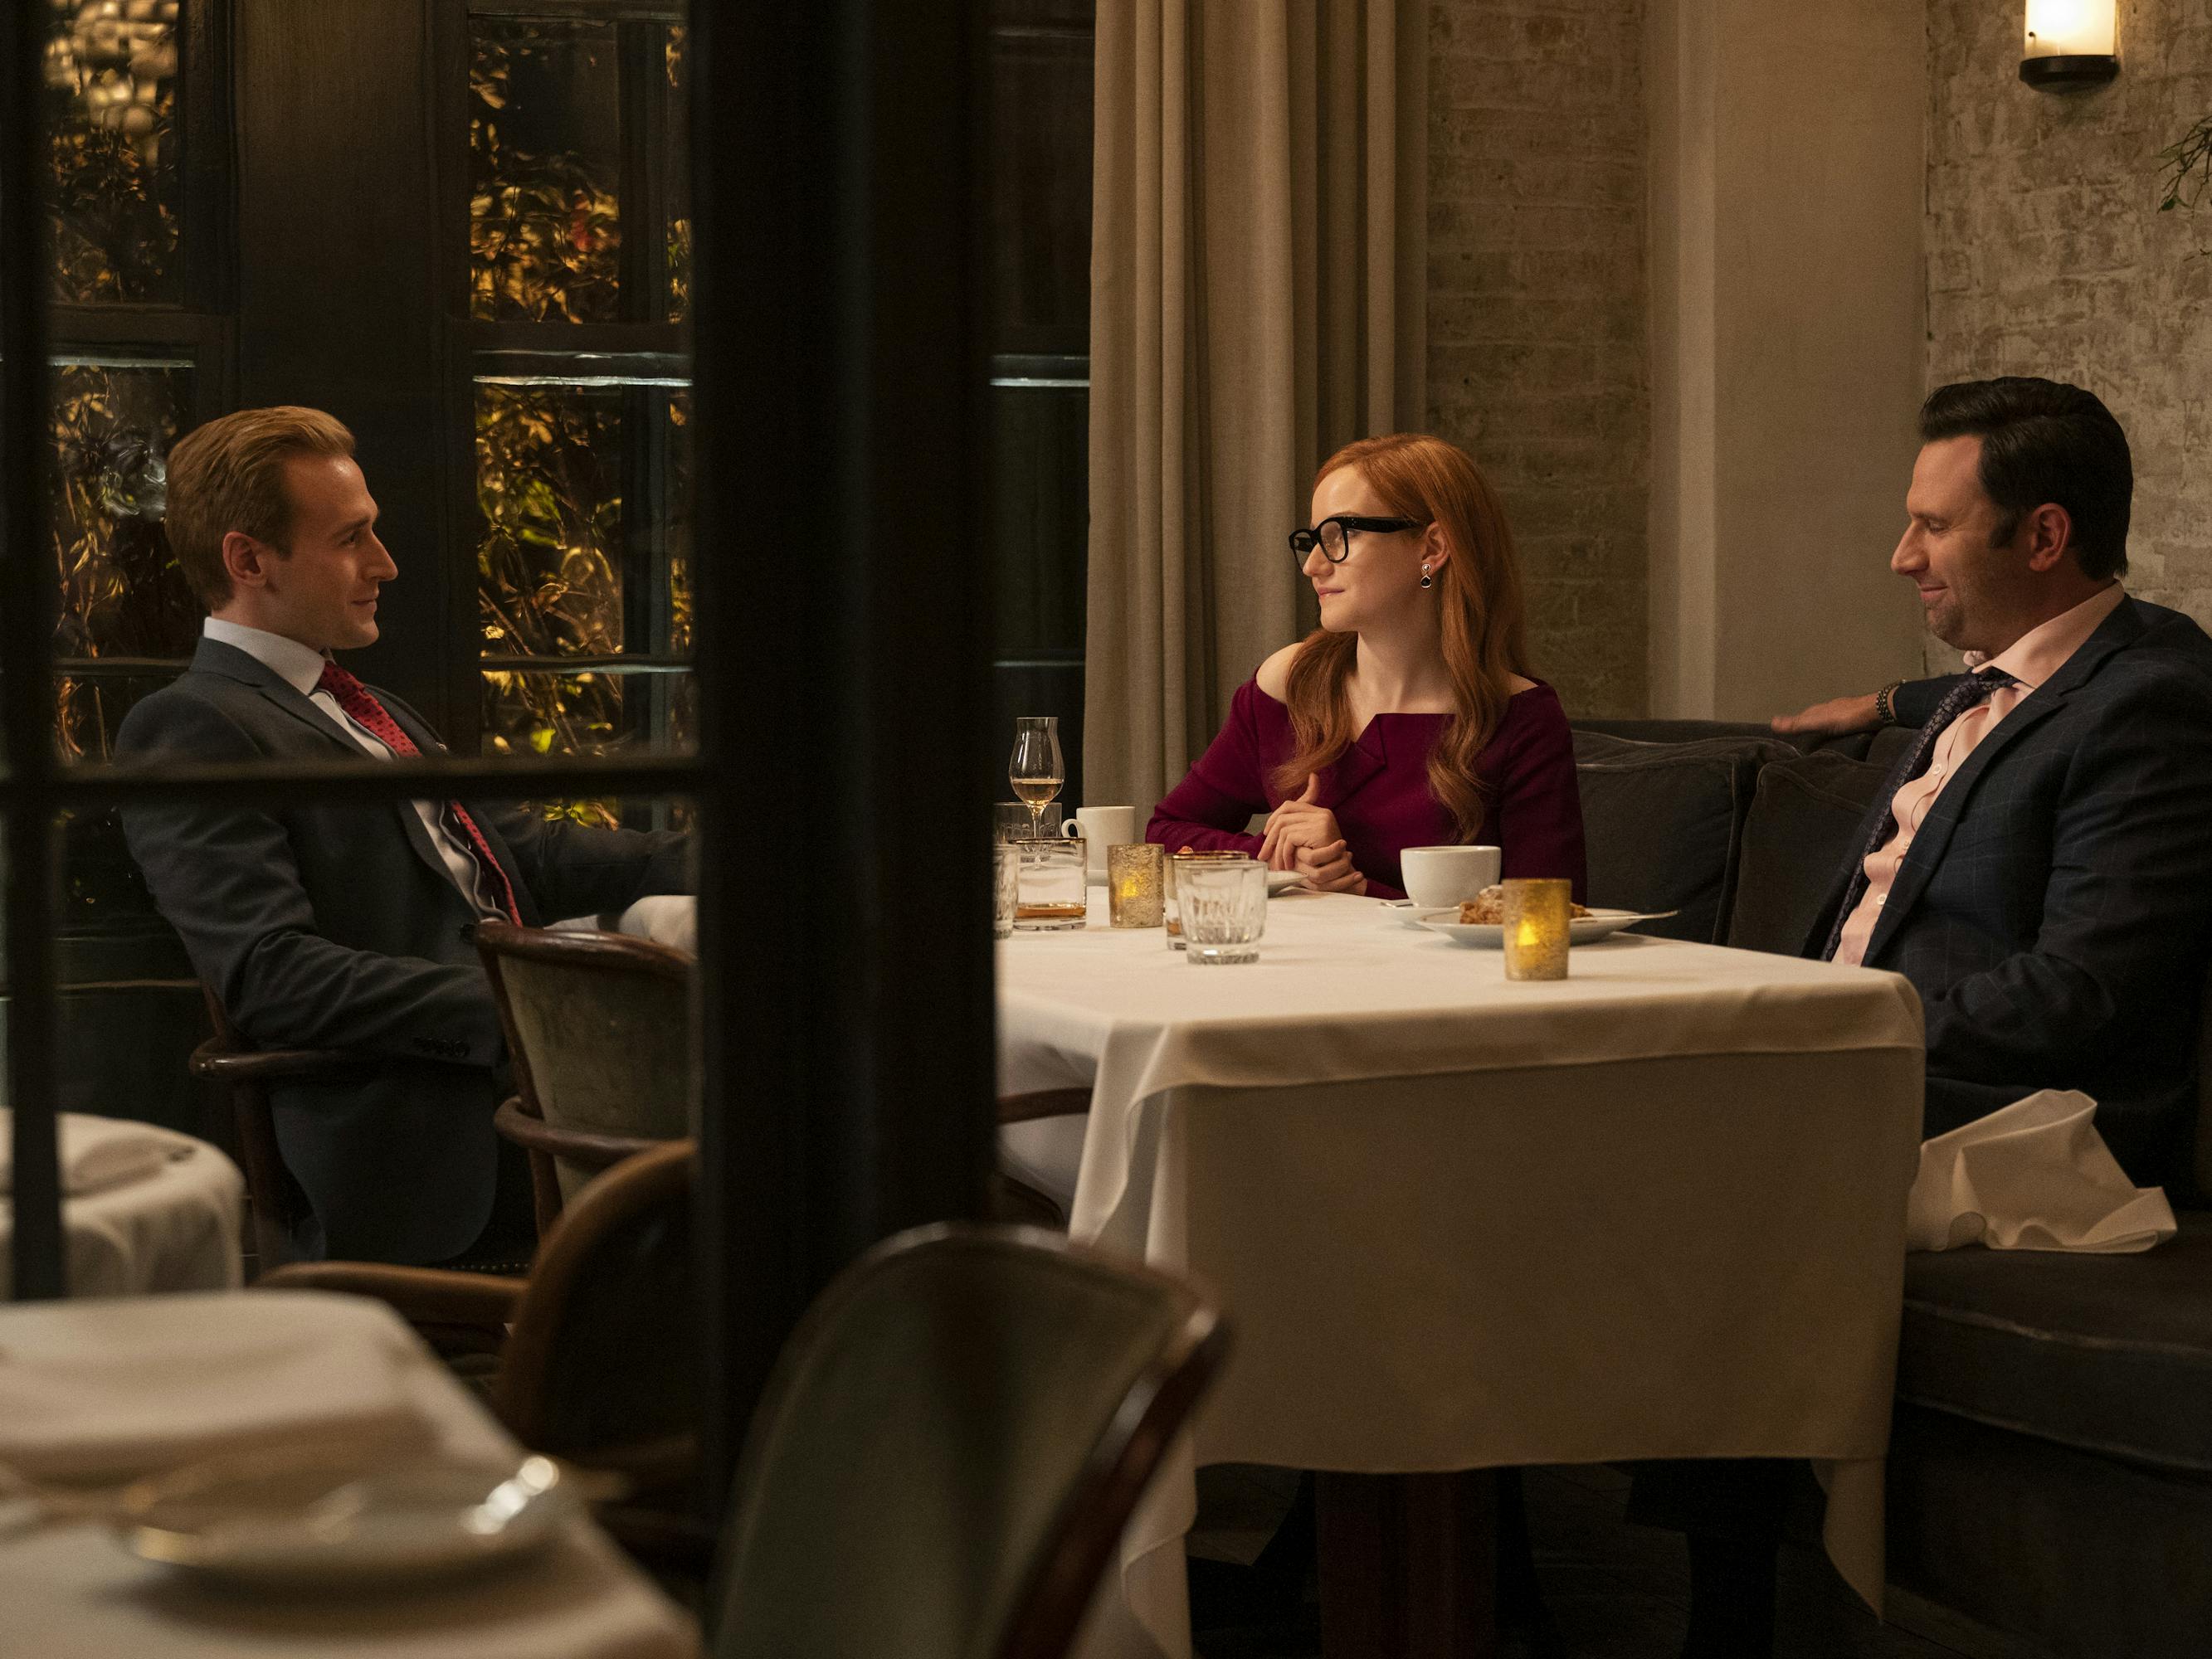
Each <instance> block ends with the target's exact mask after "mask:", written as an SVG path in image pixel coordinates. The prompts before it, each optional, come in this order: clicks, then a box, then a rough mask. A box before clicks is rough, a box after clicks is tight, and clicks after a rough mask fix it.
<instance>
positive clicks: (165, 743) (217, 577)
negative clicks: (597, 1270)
mask: <svg viewBox="0 0 2212 1659" xmlns="http://www.w3.org/2000/svg"><path fill="white" fill-rule="evenodd" d="M168 478H169V485H168V488H169V505H168V526H169V536H170V542H171V545H172V547H173V550H174V551H175V554H176V556H177V560H178V562H179V565H180V566H181V567H182V568H183V569H184V571H185V575H186V577H187V578H188V579H189V580H191V585H192V587H193V590H194V592H196V593H197V594H198V596H199V598H200V599H201V601H202V603H203V604H204V605H206V606H207V609H208V618H207V621H206V623H205V624H204V634H203V637H202V639H201V641H200V644H199V647H198V650H197V653H196V654H195V655H194V657H193V659H192V665H191V668H190V670H188V671H186V672H185V674H184V676H183V677H182V678H179V679H178V680H177V681H176V682H175V683H173V684H171V685H169V686H167V687H165V688H164V689H162V690H160V691H158V692H156V693H155V694H154V695H153V696H149V697H148V698H146V699H145V700H144V701H143V702H141V703H139V704H138V706H137V708H134V709H133V710H132V711H131V715H130V718H129V719H128V720H125V722H124V725H123V729H122V731H121V732H120V734H119V735H118V740H117V753H118V757H123V758H126V759H130V760H164V761H172V762H198V763H255V762H273V763H293V762H328V761H331V760H343V759H347V758H351V759H356V760H358V759H360V758H362V757H363V756H364V755H367V756H369V757H374V758H378V759H389V758H392V757H395V756H405V755H408V754H411V753H417V752H419V753H422V754H425V755H432V754H438V753H441V752H443V751H442V749H441V744H439V742H438V740H437V738H436V736H435V734H434V733H433V732H431V731H430V730H429V728H428V726H425V725H424V724H423V722H422V720H421V719H420V718H419V717H417V716H416V714H415V713H414V712H413V711H412V710H411V709H410V708H407V707H406V706H405V705H404V703H401V702H399V701H398V699H396V698H394V697H392V696H389V695H388V694H386V693H380V692H377V691H374V690H372V689H371V688H368V687H367V686H364V685H362V684H361V683H360V682H359V681H358V680H356V679H355V678H353V676H351V675H350V674H348V673H347V672H346V671H343V669H340V668H339V667H337V665H336V664H335V663H333V662H331V660H330V657H329V653H331V652H332V651H337V650H346V649H352V648H356V647H362V646H366V645H368V644H370V643H371V642H373V641H374V640H375V639H376V637H377V622H376V609H377V595H378V592H379V591H380V588H381V586H382V585H383V584H384V583H385V582H386V581H388V580H391V579H392V577H393V576H395V575H396V574H398V568H397V567H396V566H394V565H393V563H392V559H391V556H390V555H389V554H388V553H386V550H385V548H384V545H383V544H382V543H381V542H380V541H379V540H378V539H377V536H376V517H377V509H376V503H375V501H374V500H373V499H372V498H371V497H370V495H369V493H368V486H367V484H366V483H365V481H364V480H363V478H362V472H361V469H360V468H359V467H358V466H357V465H356V464H355V462H354V460H353V439H352V435H351V434H350V433H349V432H348V431H347V430H346V429H345V428H344V427H343V426H342V425H340V424H339V423H338V422H337V421H336V420H334V419H332V418H331V416H327V415H325V414H322V413H320V412H319V411H317V410H306V409H294V408H276V409H259V410H240V411H239V412H238V413H236V414H233V415H228V416H223V417H222V419H220V420H216V421H213V422H209V423H208V424H207V425H205V426H203V427H201V428H198V429H197V430H196V431H194V432H193V433H191V434H190V435H188V436H186V437H185V438H184V439H183V440H181V441H179V443H178V444H177V445H176V446H175V447H174V449H173V451H172V453H171V455H170V458H169V474H168ZM124 829H125V834H126V835H127V836H128V837H129V840H130V843H131V853H132V855H133V856H134V857H135V858H136V859H137V861H138V864H139V866H140V867H141V869H143V871H144V872H145V875H146V879H147V883H148V884H149V886H150V887H151V889H152V890H153V894H154V898H155V902H156V903H157V904H158V905H159V906H160V908H161V913H162V915H165V916H166V917H167V919H168V920H169V921H170V922H171V924H172V925H173V926H174V927H176V929H177V931H178V933H179V934H181V935H182V936H183V939H184V942H185V949H186V950H187V951H189V952H190V953H191V959H192V964H193V966H194V968H195V969H197V971H198V973H199V975H200V977H201V978H202V979H203V980H204V981H206V983H207V984H208V985H209V986H210V987H213V989H214V990H215V993H216V995H217V996H219V997H220V998H221V999H222V1004H223V1006H224V1008H225V1010H226V1012H228V1016H229V1018H230V1019H231V1021H232V1023H233V1024H234V1025H235V1027H236V1028H237V1029H238V1030H239V1031H240V1034H241V1035H243V1036H245V1037H246V1039H247V1040H248V1041H250V1042H252V1043H254V1044H255V1045H256V1046H257V1047H262V1048H292V1047H299V1048H343V1049H349V1050H352V1051H355V1052H356V1053H359V1054H362V1055H363V1056H365V1057H367V1058H368V1060H369V1061H370V1062H371V1063H370V1065H369V1066H368V1068H367V1069H366V1070H365V1072H364V1073H363V1075H362V1077H361V1079H359V1080H356V1081H349V1082H342V1083H322V1082H315V1083H296V1084H292V1085H283V1086H280V1087H277V1088H276V1089H274V1090H273V1091H272V1097H271V1107H272V1111H273V1115H274V1117H275V1120H276V1137H277V1141H278V1144H279V1146H280V1147H281V1149H282V1151H283V1157H284V1162H285V1164H286V1165H287V1167H288V1168H289V1170H291V1172H292V1174H293V1176H295V1178H296V1179H297V1180H298V1182H299V1183H300V1186H301V1189H302V1191H303V1192H304V1193H305V1194H306V1195H307V1200H308V1204H309V1206H311V1209H312V1212H313V1215H312V1218H311V1220H310V1222H309V1223H308V1225H307V1236H306V1237H302V1238H301V1239H300V1240H299V1241H298V1243H299V1244H300V1246H301V1249H302V1252H303V1253H304V1254H306V1255H310V1256H316V1255H337V1256H343V1257H349V1258H359V1259H367V1260H375V1261H397V1262H405V1263H423V1262H435V1261H487V1260H493V1259H516V1258H521V1259H526V1257H527V1254H528V1250H529V1247H530V1242H531V1240H530V1232H529V1227H528V1206H527V1203H526V1185H519V1184H518V1182H516V1180H515V1175H516V1172H517V1169H518V1160H516V1159H515V1158H513V1156H512V1154H511V1153H507V1154H503V1153H502V1149H501V1143H500V1141H499V1140H498V1138H497V1137H496V1136H495V1134H494V1133H493V1130H492V1127H491V1118H492V1112H493V1109H494V1108H495V1106H496V1104H497V1103H498V1102H499V1100H500V1099H501V1098H502V1097H503V1096H504V1094H505V1092H506V1091H507V1078H506V1065H505V1060H506V1055H505V1045H504V1042H503V1040H502V1037H501V1029H500V1022H499V1016H498V1012H497V1010H496V1008H495V1006H494V1003H493V1000H492V994H491V989H490V986H489V982H488V981H487V980H486V978H485V976H484V973H483V968H482V966H481V964H480V963H479V962H478V960H477V956H476V952H475V949H474V945H473V939H474V933H475V928H476V924H477V921H478V920H479V919H481V918H483V917H485V916H505V917H507V918H510V919H512V920H514V921H520V922H522V923H524V924H526V925H535V924H538V923H542V922H545V921H556V920H558V919H561V918H562V917H566V916H573V915H591V914H598V913H603V912H607V911H614V910H619V909H621V908H623V907H624V906H626V905H628V904H629V903H630V902H632V901H634V900H635V899H637V898H640V897H642V896H645V895H647V894H653V893H669V892H681V891H687V890H689V889H690V880H689V873H688V869H687V863H686V848H685V843H684V838H683V837H682V836H675V835H667V834H659V835H643V834H638V833H635V832H629V831H622V830H606V829H587V828H585V827H583V826H580V825H577V824H574V823H562V822H552V821H548V820H546V819H544V818H542V817H538V816H537V815H536V814H534V813H532V812H528V811H522V810H519V809H517V808H515V807H513V806H511V805H502V804H500V803H496V802H491V801H470V802H467V803H462V802H459V801H452V800H447V801H414V802H407V801H401V802H395V803H393V804H392V805H384V806H361V805H332V804H325V803H322V802H319V801H317V800H316V799H314V798H313V794H312V793H304V794H303V795H302V796H301V799H298V800H296V801H294V802H291V803H289V804H288V805H284V806H282V807H277V808H241V807H238V806H234V805H227V804H225V803H224V802H222V800H220V799H215V800H208V801H198V802H193V803H191V804H189V805H159V806H151V805H149V806H136V807H132V808H131V809H129V810H128V811H125V814H124Z"/></svg>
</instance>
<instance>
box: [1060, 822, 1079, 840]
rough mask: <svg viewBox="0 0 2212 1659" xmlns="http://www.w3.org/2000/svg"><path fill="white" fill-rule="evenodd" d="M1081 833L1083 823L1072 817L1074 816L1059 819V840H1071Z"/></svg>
mask: <svg viewBox="0 0 2212 1659" xmlns="http://www.w3.org/2000/svg"><path fill="white" fill-rule="evenodd" d="M1082 833H1083V825H1082V823H1080V822H1079V821H1078V820H1077V819H1074V818H1062V819H1061V820H1060V839H1061V840H1063V841H1073V840H1074V839H1075V838H1076V837H1077V836H1080V835H1081V834H1082Z"/></svg>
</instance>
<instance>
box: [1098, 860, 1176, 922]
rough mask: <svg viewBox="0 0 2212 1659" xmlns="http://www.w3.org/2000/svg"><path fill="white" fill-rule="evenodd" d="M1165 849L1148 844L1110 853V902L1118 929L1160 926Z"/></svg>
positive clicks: (1108, 902) (1107, 876) (1108, 900)
mask: <svg viewBox="0 0 2212 1659" xmlns="http://www.w3.org/2000/svg"><path fill="white" fill-rule="evenodd" d="M1166 863H1167V854H1166V851H1165V849H1164V848H1161V847H1159V846H1158V845H1156V844H1155V843H1153V842H1148V841H1139V842H1127V843H1124V844H1123V845H1121V846H1120V847H1109V848H1107V849H1106V898H1107V904H1108V906H1109V910H1110V913H1111V915H1112V916H1113V920H1114V926H1115V927H1158V926H1159V925H1160V919H1161V915H1162V911H1161V905H1160V889H1161V887H1162V886H1163V885H1164V883H1165V880H1166V877H1165V874H1164V866H1166Z"/></svg>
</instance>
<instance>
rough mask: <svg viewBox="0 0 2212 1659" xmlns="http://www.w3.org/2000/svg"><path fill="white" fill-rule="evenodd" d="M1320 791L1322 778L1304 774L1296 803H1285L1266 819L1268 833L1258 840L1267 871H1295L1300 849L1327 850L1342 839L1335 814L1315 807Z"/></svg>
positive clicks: (1325, 808)
mask: <svg viewBox="0 0 2212 1659" xmlns="http://www.w3.org/2000/svg"><path fill="white" fill-rule="evenodd" d="M1320 789H1321V775H1320V774H1319V773H1317V772H1314V773H1309V774H1307V775H1306V787H1305V793H1304V794H1302V795H1300V796H1299V797H1298V798H1297V799H1296V800H1286V801H1285V802H1284V803H1283V804H1282V805H1280V806H1278V807H1277V808H1276V809H1275V810H1274V811H1273V813H1272V814H1270V815H1269V817H1268V819H1267V834H1266V835H1265V836H1261V839H1260V860H1261V862H1262V863H1263V864H1265V865H1266V866H1267V867H1268V868H1269V869H1270V870H1294V869H1296V868H1297V849H1298V848H1301V847H1326V846H1327V845H1328V843H1329V842H1333V841H1341V840H1342V839H1343V838H1344V835H1343V832H1342V831H1341V830H1340V829H1338V828H1337V826H1336V814H1335V813H1334V812H1332V811H1329V810H1328V808H1327V807H1326V806H1317V805H1315V804H1314V796H1315V795H1316V793H1319V791H1320Z"/></svg>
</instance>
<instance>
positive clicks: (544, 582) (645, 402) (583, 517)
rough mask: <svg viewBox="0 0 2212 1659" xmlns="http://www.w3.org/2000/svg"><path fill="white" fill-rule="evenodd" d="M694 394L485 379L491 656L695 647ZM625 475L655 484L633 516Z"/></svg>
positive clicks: (481, 394)
mask: <svg viewBox="0 0 2212 1659" xmlns="http://www.w3.org/2000/svg"><path fill="white" fill-rule="evenodd" d="M688 397H689V394H688V393H687V392H686V391H685V390H684V388H683V387H682V386H679V385H654V384H652V383H649V382H641V381H635V380H619V379H613V378H607V379H602V380H589V379H586V380H585V381H583V382H582V383H566V384H563V383H559V382H554V381H550V380H544V379H538V378H531V377H516V378H513V379H503V378H500V377H487V378H485V379H483V380H479V381H478V383H477V504H478V507H479V509H480V510H481V512H482V513H483V541H482V542H481V543H480V544H478V547H477V592H478V599H479V606H480V614H481V618H482V623H483V650H484V653H485V655H486V656H526V657H555V656H568V657H573V656H597V655H603V654H607V653H614V652H630V653H638V652H647V653H652V654H654V655H670V654H675V655H680V654H683V653H685V652H688V651H689V650H690V645H691V589H690V570H689V552H690V442H689V430H688V427H687V424H686V423H687V421H688V418H689V401H688ZM625 476H628V477H632V478H634V479H635V480H636V488H638V489H641V490H642V491H644V492H645V498H644V507H643V513H644V516H643V518H642V519H641V520H638V521H637V522H635V523H633V522H632V521H631V520H630V519H629V516H628V515H627V514H626V513H625V510H624V506H623V494H624V485H623V479H624V477H625Z"/></svg>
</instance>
